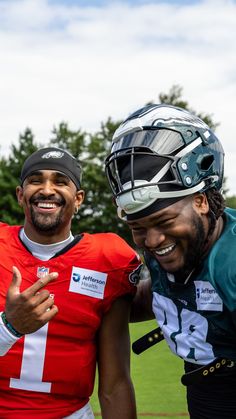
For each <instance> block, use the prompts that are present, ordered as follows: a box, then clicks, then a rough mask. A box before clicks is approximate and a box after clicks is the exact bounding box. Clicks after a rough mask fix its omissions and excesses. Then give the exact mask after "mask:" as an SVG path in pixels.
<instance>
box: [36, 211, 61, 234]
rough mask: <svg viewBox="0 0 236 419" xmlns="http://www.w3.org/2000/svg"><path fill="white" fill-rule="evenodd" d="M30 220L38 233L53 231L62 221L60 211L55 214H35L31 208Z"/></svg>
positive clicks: (50, 232)
mask: <svg viewBox="0 0 236 419" xmlns="http://www.w3.org/2000/svg"><path fill="white" fill-rule="evenodd" d="M31 221H32V224H33V226H34V228H35V230H36V231H37V232H38V233H48V234H52V233H55V232H56V231H57V229H58V227H59V226H60V225H61V223H62V216H61V212H60V213H59V214H57V215H56V216H51V215H43V214H36V213H35V212H34V210H33V209H32V208H31Z"/></svg>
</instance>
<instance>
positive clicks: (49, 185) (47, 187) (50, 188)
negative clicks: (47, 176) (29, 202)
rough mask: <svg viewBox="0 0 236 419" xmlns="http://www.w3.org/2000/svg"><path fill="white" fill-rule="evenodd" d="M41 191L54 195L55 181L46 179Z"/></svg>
mask: <svg viewBox="0 0 236 419" xmlns="http://www.w3.org/2000/svg"><path fill="white" fill-rule="evenodd" d="M40 189H41V192H42V193H43V194H44V195H52V194H54V193H55V190H54V183H53V182H51V181H50V180H45V181H44V182H43V183H42V184H41V188H40Z"/></svg>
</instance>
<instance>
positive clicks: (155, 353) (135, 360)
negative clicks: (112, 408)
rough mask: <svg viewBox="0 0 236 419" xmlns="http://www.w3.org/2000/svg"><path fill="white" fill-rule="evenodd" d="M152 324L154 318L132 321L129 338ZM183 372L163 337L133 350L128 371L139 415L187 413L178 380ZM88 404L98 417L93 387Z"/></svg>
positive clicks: (174, 418) (177, 415) (177, 417)
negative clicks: (136, 353) (139, 350)
mask: <svg viewBox="0 0 236 419" xmlns="http://www.w3.org/2000/svg"><path fill="white" fill-rule="evenodd" d="M155 327H157V325H156V322H155V321H154V320H153V321H148V322H142V323H136V324H131V325H130V335H131V342H133V341H134V340H136V339H138V338H139V337H141V336H143V335H144V334H145V333H147V332H150V331H151V330H152V329H154V328H155ZM182 372H183V362H182V361H181V360H180V359H179V358H177V357H176V356H174V355H173V354H172V353H171V352H170V350H169V348H168V346H167V344H166V342H165V341H162V342H160V343H158V344H157V345H154V346H153V347H152V348H150V349H148V350H146V351H145V352H143V353H142V354H140V355H135V354H133V353H132V356H131V373H132V378H133V383H134V386H135V393H136V402H137V410H138V418H145V417H146V418H151V417H158V418H168V417H170V418H172V419H181V418H182V417H188V414H187V407H186V399H185V388H184V386H183V385H182V384H181V382H180V378H181V375H182ZM91 405H92V407H93V410H94V412H95V414H96V417H101V416H100V414H99V412H100V409H99V404H98V400H97V395H96V388H95V391H94V394H93V396H92V400H91ZM111 419H112V418H111ZM121 419H122V418H121Z"/></svg>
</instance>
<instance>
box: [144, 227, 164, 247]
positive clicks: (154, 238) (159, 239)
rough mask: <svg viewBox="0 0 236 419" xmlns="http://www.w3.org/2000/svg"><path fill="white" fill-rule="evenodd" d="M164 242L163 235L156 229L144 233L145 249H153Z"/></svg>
mask: <svg viewBox="0 0 236 419" xmlns="http://www.w3.org/2000/svg"><path fill="white" fill-rule="evenodd" d="M164 240H165V235H164V234H163V232H162V231H161V230H159V229H158V228H156V227H155V228H149V229H147V231H146V237H145V247H146V248H147V249H150V250H151V249H155V248H157V247H158V246H160V244H161V243H163V242H164Z"/></svg>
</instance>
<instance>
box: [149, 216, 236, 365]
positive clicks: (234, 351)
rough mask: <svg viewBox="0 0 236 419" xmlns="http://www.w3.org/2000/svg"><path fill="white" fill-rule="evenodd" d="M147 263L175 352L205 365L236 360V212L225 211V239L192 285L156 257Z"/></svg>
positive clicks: (159, 313)
mask: <svg viewBox="0 0 236 419" xmlns="http://www.w3.org/2000/svg"><path fill="white" fill-rule="evenodd" d="M147 265H148V267H149V270H150V274H151V278H152V291H153V311H154V313H155V316H156V319H157V322H158V324H159V326H160V327H161V328H162V331H163V334H164V337H165V339H166V341H167V343H168V345H169V347H170V349H171V350H172V351H173V352H174V353H175V354H176V355H178V356H180V357H181V358H183V359H184V360H186V361H188V362H192V363H196V364H201V365H205V364H208V363H210V362H211V361H213V360H214V359H215V358H217V357H225V358H228V359H232V360H236V210H233V209H229V208H227V209H226V210H225V226H224V230H223V232H222V235H221V236H220V238H219V239H218V240H217V241H216V243H215V244H214V246H213V247H212V249H211V251H210V253H209V254H208V256H207V257H206V258H205V260H204V261H203V264H202V268H201V270H200V271H198V272H197V274H195V275H193V277H192V279H190V281H189V283H187V284H186V285H182V284H177V283H175V282H174V277H173V275H170V274H168V273H167V272H165V271H163V270H162V269H161V267H160V265H159V264H158V262H157V261H156V260H155V259H154V258H151V259H148V260H147Z"/></svg>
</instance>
